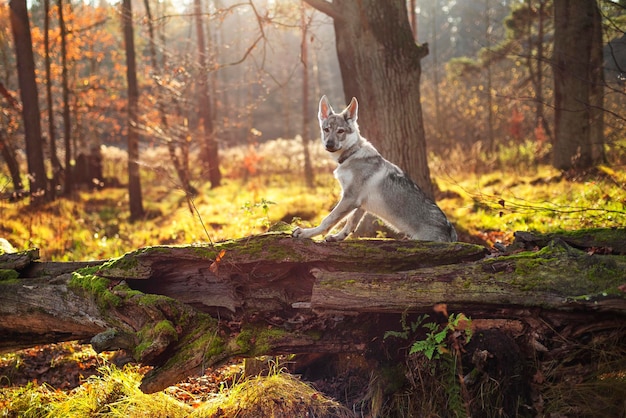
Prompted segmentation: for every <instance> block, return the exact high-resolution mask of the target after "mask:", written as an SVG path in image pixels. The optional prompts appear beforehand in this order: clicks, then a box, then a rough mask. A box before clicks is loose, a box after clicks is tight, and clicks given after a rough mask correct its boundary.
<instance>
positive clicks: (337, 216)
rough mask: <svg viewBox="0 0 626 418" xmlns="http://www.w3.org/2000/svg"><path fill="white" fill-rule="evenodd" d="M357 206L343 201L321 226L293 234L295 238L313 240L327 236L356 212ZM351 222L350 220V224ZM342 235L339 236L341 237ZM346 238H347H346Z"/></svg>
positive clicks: (302, 229) (297, 229)
mask: <svg viewBox="0 0 626 418" xmlns="http://www.w3.org/2000/svg"><path fill="white" fill-rule="evenodd" d="M356 208H357V205H356V204H354V203H352V202H351V201H348V200H347V199H342V200H341V201H340V202H339V204H338V205H337V206H335V208H334V209H333V210H332V211H331V212H330V213H329V214H328V216H327V217H325V218H324V220H323V221H322V222H321V223H320V224H319V226H317V227H315V228H299V227H298V228H296V229H294V230H293V233H292V234H291V235H292V236H293V237H295V238H311V237H314V236H316V235H320V234H325V233H326V232H328V231H330V230H331V228H332V227H333V226H335V225H337V223H338V222H339V221H340V220H342V219H343V218H345V217H346V216H347V215H348V214H349V213H350V212H351V211H353V210H355V209H356ZM349 222H350V220H348V223H349ZM344 229H345V227H344ZM340 234H341V233H339V234H337V235H340ZM344 238H345V237H344Z"/></svg>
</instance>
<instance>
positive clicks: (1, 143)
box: [0, 126, 24, 197]
mask: <svg viewBox="0 0 626 418" xmlns="http://www.w3.org/2000/svg"><path fill="white" fill-rule="evenodd" d="M0 153H1V154H2V158H3V159H4V161H5V162H6V163H7V167H8V168H9V173H10V174H11V181H12V182H13V193H14V195H15V197H18V196H19V195H20V194H22V192H23V191H24V185H23V184H22V177H21V174H20V165H19V163H18V162H17V158H16V157H15V150H14V149H13V148H12V147H11V145H10V144H9V142H8V141H7V140H6V137H5V135H4V128H3V127H1V126H0Z"/></svg>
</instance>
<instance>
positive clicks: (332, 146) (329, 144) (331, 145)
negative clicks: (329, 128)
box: [324, 142, 341, 152]
mask: <svg viewBox="0 0 626 418" xmlns="http://www.w3.org/2000/svg"><path fill="white" fill-rule="evenodd" d="M324 148H326V151H328V152H335V151H339V150H340V149H341V148H339V147H337V146H335V144H334V143H333V142H327V143H326V144H325V145H324Z"/></svg>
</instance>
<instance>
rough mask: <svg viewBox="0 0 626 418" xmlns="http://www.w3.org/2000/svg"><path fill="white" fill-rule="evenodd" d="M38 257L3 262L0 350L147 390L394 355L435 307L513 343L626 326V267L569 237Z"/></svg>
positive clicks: (257, 241) (287, 240) (271, 238)
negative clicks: (540, 241)
mask: <svg viewBox="0 0 626 418" xmlns="http://www.w3.org/2000/svg"><path fill="white" fill-rule="evenodd" d="M18 254H22V253H18ZM28 254H30V255H29V256H27V255H25V254H22V255H21V256H19V255H17V256H16V254H9V255H6V254H5V255H3V256H0V268H1V269H3V270H2V271H3V272H5V273H3V276H2V277H4V280H1V281H0V283H1V284H2V288H1V289H2V290H1V291H0V315H2V318H3V319H2V322H1V323H0V337H1V341H2V343H0V350H2V351H9V350H15V349H18V348H22V347H26V346H29V345H34V344H42V343H51V342H59V341H64V340H88V339H90V340H91V343H92V345H93V346H94V348H95V349H96V350H97V351H103V350H118V349H122V350H126V351H128V352H129V353H131V354H132V356H133V357H134V358H135V360H137V361H139V362H142V363H144V364H150V365H153V366H154V369H153V370H152V372H150V373H149V374H148V375H146V377H145V378H144V382H143V384H142V389H143V390H145V391H147V392H154V391H157V390H160V389H163V388H164V387H167V386H168V385H170V384H172V383H175V382H177V381H179V380H182V379H184V378H186V377H187V376H189V375H192V374H197V373H200V372H202V370H203V369H204V368H206V367H210V366H211V365H213V364H216V363H218V362H221V361H223V360H225V359H227V358H229V357H237V356H242V357H248V356H258V355H263V354H279V353H311V352H317V353H319V352H328V353H346V352H360V353H363V352H368V351H371V350H374V349H375V348H376V349H381V348H383V349H385V350H389V347H387V348H384V347H382V346H384V345H385V344H386V342H385V341H383V338H382V337H383V335H384V333H385V332H386V331H389V330H394V329H398V328H399V327H400V319H401V317H402V316H403V315H404V316H406V315H412V314H419V313H426V312H428V313H431V314H432V312H433V307H434V306H437V305H438V304H443V305H444V306H445V307H447V310H448V311H455V312H463V313H465V314H466V315H469V316H471V317H472V318H474V319H476V324H483V325H482V326H489V327H492V328H493V327H495V325H494V324H498V325H497V327H498V329H501V328H504V330H505V331H506V330H508V332H509V333H511V334H514V335H517V336H519V335H522V334H524V333H523V332H522V331H521V330H527V329H532V330H533V334H532V335H533V337H532V338H530V337H529V338H528V339H526V340H525V341H527V342H528V343H529V344H531V345H532V344H535V345H536V346H537V347H539V346H541V345H542V342H541V338H540V335H542V332H545V331H546V330H548V329H550V328H551V327H559V326H565V324H568V326H569V327H570V328H571V332H572V333H574V332H575V330H577V329H579V327H583V326H585V327H589V326H590V323H595V324H597V326H601V327H604V329H607V328H608V329H613V328H617V327H619V326H620V325H619V324H620V323H623V320H624V316H626V298H625V297H624V291H623V285H624V283H626V259H625V258H624V257H623V256H621V255H612V254H604V255H603V254H599V253H596V252H585V251H581V250H580V249H576V248H573V247H571V246H570V245H568V244H567V243H566V242H565V241H563V240H559V239H556V240H552V241H550V242H548V243H547V244H546V245H545V246H543V248H541V249H540V250H539V251H527V252H519V253H513V254H508V255H499V256H493V255H490V254H489V253H488V251H487V250H486V249H485V248H483V247H480V246H475V245H470V244H464V243H427V242H415V241H392V240H351V241H345V242H340V243H320V242H314V241H311V240H298V239H293V238H291V237H290V236H288V235H286V234H266V235H260V236H254V237H248V238H244V239H239V240H235V241H227V242H222V243H217V244H215V245H214V246H209V245H202V246H181V247H169V246H158V247H148V248H144V249H139V250H137V251H134V252H131V253H128V254H126V255H125V256H123V257H120V258H118V259H114V260H105V261H99V262H88V263H86V262H85V263H81V262H78V263H41V262H37V261H33V258H34V257H33V253H32V252H30V253H28ZM7 256H10V257H7ZM16 257H17V258H16ZM20 257H21V258H20ZM24 257H26V258H24ZM28 257H30V259H29V258H28ZM16 259H19V260H24V259H26V260H28V261H20V262H15V260H16ZM8 263H11V264H8ZM6 272H14V273H11V274H8V273H6ZM480 320H483V321H482V322H481V321H480ZM485 324H488V325H485ZM507 324H508V325H507ZM477 326H480V325H477ZM592 330H593V327H592V329H591V330H590V329H589V328H587V329H586V330H585V332H590V331H592Z"/></svg>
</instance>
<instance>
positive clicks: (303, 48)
mask: <svg viewBox="0 0 626 418" xmlns="http://www.w3.org/2000/svg"><path fill="white" fill-rule="evenodd" d="M310 23H311V21H310V20H309V21H308V22H307V19H306V8H305V7H304V3H302V6H301V10H300V27H301V30H302V38H301V41H300V61H301V62H302V149H303V152H304V182H305V184H306V186H307V187H309V188H313V186H314V184H313V166H312V164H311V155H310V152H309V142H311V141H310V138H309V121H310V120H311V115H310V114H309V52H308V47H307V45H308V39H307V38H308V29H309V25H310ZM288 119H289V118H287V120H288Z"/></svg>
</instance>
